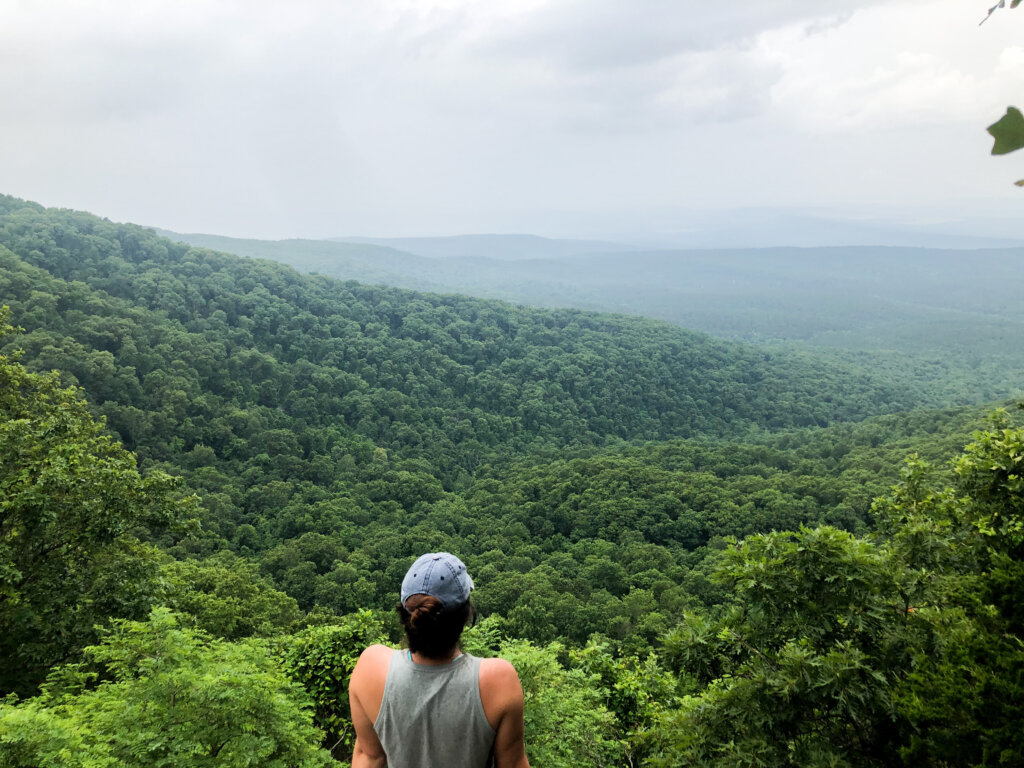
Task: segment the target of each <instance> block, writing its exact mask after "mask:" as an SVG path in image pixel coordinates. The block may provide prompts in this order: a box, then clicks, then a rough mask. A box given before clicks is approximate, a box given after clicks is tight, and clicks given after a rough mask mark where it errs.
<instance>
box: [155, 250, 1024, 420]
mask: <svg viewBox="0 0 1024 768" xmlns="http://www.w3.org/2000/svg"><path fill="white" fill-rule="evenodd" d="M167 234H168V235H169V236H170V237H172V238H173V239H176V240H185V241H187V242H189V243H191V244H192V245H195V246H199V247H205V248H215V249H217V250H220V251H228V252H230V253H236V254H238V255H242V256H250V257H255V258H264V259H273V260H275V261H278V262H281V263H283V264H288V265H290V266H293V267H295V268H296V269H298V270H300V271H302V272H316V273H319V274H322V275H328V276H331V277H340V278H344V279H353V280H359V281H362V282H368V283H378V284H385V285H390V286H398V287H404V288H413V289H418V290H430V291H439V292H443V293H448V292H457V293H469V294H471V295H474V296H482V297H490V298H498V299H504V300H509V301H517V302H523V303H525V304H529V305H533V306H541V307H576V308H582V309H590V310H603V311H613V312H622V313H627V314H632V315H640V316H644V317H650V318H655V319H660V320H665V321H667V322H670V323H673V324H675V325H678V326H681V327H685V328H688V329H691V330H699V331H702V332H704V333H708V334H711V335H713V336H716V337H719V338H725V339H731V340H740V341H745V342H748V343H754V344H757V345H758V346H759V347H761V348H763V349H765V350H766V351H769V352H771V353H773V354H778V353H779V352H780V351H786V350H793V349H797V350H800V349H808V348H810V349H811V350H813V352H814V355H815V357H816V359H819V360H822V361H824V360H829V361H832V363H833V364H835V365H839V366H841V367H845V366H847V365H850V364H853V365H858V366H862V367H870V368H884V369H885V370H886V375H887V376H888V377H889V378H890V379H891V380H892V381H894V382H899V383H900V385H901V386H905V387H912V388H915V389H917V390H918V391H919V392H920V394H921V396H922V398H923V399H922V400H921V401H920V402H919V404H920V405H934V404H938V403H944V402H954V401H955V402H959V403H964V404H966V403H970V402H974V401H975V399H976V398H977V396H978V394H979V393H983V395H984V396H985V397H986V398H989V399H993V398H996V397H999V396H1001V394H1002V393H1003V392H1005V391H1007V390H1011V389H1016V388H1017V387H1018V386H1019V373H1020V369H1021V367H1022V366H1024V352H1022V350H1021V345H1020V344H1018V343H1016V339H1017V338H1018V337H1019V336H1020V334H1021V333H1022V332H1024V304H1022V303H1021V301H1020V296H1019V286H1020V284H1021V282H1022V281H1024V250H1022V249H1020V248H1002V249H992V248H989V249H975V250H961V249H953V248H945V249H940V248H895V247H887V248H886V247H852V246H851V247H833V248H745V249H744V248H738V249H737V248H732V249H716V250H688V251H678V250H661V251H650V250H637V249H636V248H627V247H625V246H622V245H615V244H610V243H600V242H592V243H588V242H585V241H582V242H581V241H572V240H565V241H563V240H541V242H539V243H533V242H532V241H531V240H530V239H528V238H522V237H516V236H496V235H495V236H478V237H475V238H473V237H467V238H423V239H404V240H403V239H399V240H395V241H381V242H390V243H392V247H383V246H382V245H381V244H375V243H373V242H333V241H317V240H284V241H266V240H245V239H239V238H229V237H218V236H213V235H178V234H174V233H167ZM531 247H532V248H534V249H535V252H536V255H534V256H533V257H532V258H529V259H526V258H523V256H522V254H524V252H528V250H529V249H530V248H531ZM396 248H404V249H406V250H407V251H408V252H404V251H402V250H396ZM517 254H518V255H517Z"/></svg>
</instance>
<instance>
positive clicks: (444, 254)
mask: <svg viewBox="0 0 1024 768" xmlns="http://www.w3.org/2000/svg"><path fill="white" fill-rule="evenodd" d="M328 240H329V241H330V242H340V243H357V244H362V245H378V246H383V247H387V248H395V249H396V250H400V251H405V252H407V253H412V254H415V255H417V256H425V257H427V258H431V259H452V258H462V259H467V258H482V259H496V260H498V261H522V260H532V259H562V258H569V257H573V256H584V255H589V254H596V253H628V252H630V251H634V250H636V246H635V245H627V244H624V243H613V242H608V241H604V240H564V239H553V238H549V237H539V236H538V235H453V236H449V237H331V238H328Z"/></svg>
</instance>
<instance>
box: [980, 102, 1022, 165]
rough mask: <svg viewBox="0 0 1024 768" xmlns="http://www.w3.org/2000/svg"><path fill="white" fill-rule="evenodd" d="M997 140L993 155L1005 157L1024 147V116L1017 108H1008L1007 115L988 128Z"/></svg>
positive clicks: (993, 147)
mask: <svg viewBox="0 0 1024 768" xmlns="http://www.w3.org/2000/svg"><path fill="white" fill-rule="evenodd" d="M988 132H989V133H990V134H992V138H993V139H995V140H996V141H995V144H993V145H992V154H993V155H1005V154H1007V153H1008V152H1013V151H1015V150H1018V149H1020V148H1021V147H1024V115H1022V114H1021V112H1020V110H1019V109H1017V108H1016V107H1007V108H1006V114H1005V115H1003V116H1002V117H1001V118H999V120H998V121H996V122H995V123H992V125H990V126H989V127H988Z"/></svg>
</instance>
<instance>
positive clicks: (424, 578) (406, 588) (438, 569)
mask: <svg viewBox="0 0 1024 768" xmlns="http://www.w3.org/2000/svg"><path fill="white" fill-rule="evenodd" d="M472 590H473V579H471V578H470V577H469V572H468V571H466V566H465V564H464V563H463V562H462V561H461V560H459V558H457V557H456V556H455V555H453V554H451V553H449V552H430V553H428V554H426V555H423V556H421V557H420V558H419V559H418V560H416V562H415V563H413V564H412V567H411V568H410V569H409V570H408V571H406V573H405V578H404V579H402V605H405V601H406V600H408V599H409V598H410V597H412V596H413V595H431V596H432V597H436V598H437V599H438V600H440V601H441V605H442V606H443V607H444V609H445V610H446V611H451V610H454V609H456V608H459V607H461V606H462V605H464V604H465V602H466V601H467V600H469V593H470V592H471V591H472Z"/></svg>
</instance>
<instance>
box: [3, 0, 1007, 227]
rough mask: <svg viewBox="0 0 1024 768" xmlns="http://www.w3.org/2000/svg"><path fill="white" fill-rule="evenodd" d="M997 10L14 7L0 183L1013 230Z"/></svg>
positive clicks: (196, 207)
mask: <svg viewBox="0 0 1024 768" xmlns="http://www.w3.org/2000/svg"><path fill="white" fill-rule="evenodd" d="M990 4H991V0H970V1H969V2H963V0H930V1H927V2H926V1H925V0H836V2H833V3H830V4H827V5H822V4H821V3H819V2H812V1H811V0H782V1H781V2H775V3H770V4H757V5H756V6H746V7H742V8H736V7H732V6H721V5H719V6H715V5H708V4H696V3H678V2H668V1H667V0H643V1H642V2H629V3H626V2H621V1H620V0H598V1H597V2H593V1H592V0H590V1H588V2H583V0H502V1H500V2H483V1H482V0H417V1H416V2H412V1H411V0H381V2H376V3H372V4H367V3H352V2H340V3H338V2H324V1H323V0H306V1H305V2H299V3H294V4H289V5H288V6H281V5H279V4H272V3H250V2H241V0H229V1H226V2H223V3H217V4H216V5H213V6H211V5H209V4H205V3H199V2H195V1H193V2H189V1H188V0H186V1H185V2H182V1H181V0H176V2H169V0H156V1H155V2H153V3H146V4H145V5H144V6H139V5H138V4H131V3H128V2H126V0H119V1H116V2H111V3H105V4H103V5H102V6H101V7H98V6H95V5H93V4H87V5H81V4H78V3H74V2H70V0H55V1H54V2H51V3H45V4H27V3H17V2H12V1H11V0H7V1H6V2H4V0H0V8H2V9H3V17H4V24H3V26H2V28H0V43H2V45H0V50H2V51H3V54H0V55H2V56H3V58H4V62H5V64H6V68H5V71H6V73H7V75H8V76H7V77H6V78H4V80H3V82H2V83H0V95H2V98H3V103H4V106H5V109H4V110H3V112H2V114H0V129H2V131H3V135H4V137H5V141H4V142H3V148H2V149H0V179H2V180H3V182H2V183H3V191H4V192H6V193H9V194H12V195H15V196H17V197H21V198H24V199H28V200H33V201H37V202H39V203H41V204H43V205H46V206H52V207H66V208H74V209H79V210H87V211H91V212H94V213H96V214H98V215H101V216H104V217H107V218H110V219H113V220H119V221H130V222H135V223H140V224H145V225H147V226H158V227H161V228H166V229H169V230H173V231H179V232H206V233H216V234H221V235H226V236H236V237H252V238H263V239H281V238H290V237H305V238H312V239H323V238H330V237H344V236H352V235H364V236H374V237H403V236H443V235H453V234H460V233H479V232H511V233H532V234H537V235H541V236H546V237H553V238H566V237H570V238H596V239H604V240H627V241H631V242H632V241H636V240H637V239H638V238H639V239H642V240H645V241H646V242H649V243H654V242H673V243H678V242H680V241H681V240H685V239H686V238H687V237H690V238H691V239H692V241H693V242H694V243H696V244H700V245H709V244H712V245H713V244H721V245H743V244H772V243H780V242H785V243H786V244H794V243H795V242H797V241H798V239H799V238H803V240H800V242H806V241H808V240H809V239H813V238H812V236H813V237H816V238H818V241H817V242H808V244H815V245H827V244H833V243H846V242H852V240H851V238H855V237H858V236H859V237H860V238H861V240H860V241H859V244H878V243H881V242H884V240H885V238H887V237H893V238H895V239H896V240H897V241H898V242H901V243H905V242H906V241H907V237H909V236H921V237H924V236H927V237H933V236H949V237H954V236H969V237H972V238H986V237H991V238H995V239H996V240H1000V239H1001V240H1004V241H1006V240H1010V241H1013V242H1017V241H1020V240H1022V239H1024V223H1021V221H1020V220H1021V219H1022V218H1024V217H1020V216H1019V212H1020V210H1021V207H1022V206H1024V191H1022V190H1019V189H1017V188H1015V187H1014V186H1013V181H1015V180H1016V179H1018V178H1020V177H1021V176H1022V175H1024V166H1022V161H1021V160H1020V159H1018V158H1017V156H1015V155H1011V156H1009V157H991V156H990V155H989V150H990V148H991V139H990V137H989V136H988V135H987V133H986V132H985V126H987V125H988V124H990V123H992V122H994V121H995V120H996V119H998V118H999V117H1000V116H1001V115H1002V114H1003V112H1004V111H1005V109H1006V106H1007V105H1009V104H1015V103H1017V104H1019V103H1020V102H1021V101H1022V96H1024V67H1022V66H1021V64H1022V63H1024V46H1022V45H1021V44H1020V39H1021V35H1020V32H1021V28H1022V26H1021V25H1022V24H1024V12H1021V11H1019V10H1011V9H1009V8H1006V9H1003V10H1000V11H998V12H997V13H995V14H994V15H993V17H992V18H991V19H990V20H989V21H988V23H986V24H984V25H982V26H980V27H979V25H978V22H979V21H980V20H981V18H982V17H984V15H985V13H986V12H987V10H988V7H989V5H990ZM816 227H818V228H819V229H821V231H820V232H818V233H817V234H815V232H814V230H815V228H816ZM858 233H860V234H859V235H858ZM894 233H895V234H894ZM907 233H909V234H907ZM758 238H760V240H758ZM830 238H831V239H830ZM755 241H756V242H755Z"/></svg>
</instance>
